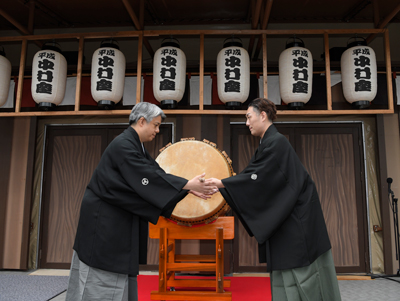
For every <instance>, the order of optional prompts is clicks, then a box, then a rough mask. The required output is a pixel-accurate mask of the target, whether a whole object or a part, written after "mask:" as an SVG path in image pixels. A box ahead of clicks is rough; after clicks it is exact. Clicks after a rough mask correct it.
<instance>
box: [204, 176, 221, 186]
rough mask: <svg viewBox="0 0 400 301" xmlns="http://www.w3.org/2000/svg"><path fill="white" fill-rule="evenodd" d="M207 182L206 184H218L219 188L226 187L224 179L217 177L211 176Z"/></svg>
mask: <svg viewBox="0 0 400 301" xmlns="http://www.w3.org/2000/svg"><path fill="white" fill-rule="evenodd" d="M205 184H206V186H216V187H218V188H225V186H224V184H222V181H221V180H218V179H216V178H209V179H207V180H205Z"/></svg>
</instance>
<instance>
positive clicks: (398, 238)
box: [371, 178, 400, 282]
mask: <svg viewBox="0 0 400 301" xmlns="http://www.w3.org/2000/svg"><path fill="white" fill-rule="evenodd" d="M389 180H390V181H389ZM387 181H388V183H389V192H388V201H389V205H390V207H391V209H392V213H393V226H394V242H395V250H396V260H397V261H398V262H399V268H398V269H397V273H396V274H394V275H371V278H372V279H375V278H388V279H389V280H393V281H396V282H399V281H397V280H395V279H390V277H400V234H399V210H398V206H397V201H398V199H397V198H395V197H394V193H393V191H392V190H391V189H390V184H391V183H392V179H391V178H388V180H387Z"/></svg>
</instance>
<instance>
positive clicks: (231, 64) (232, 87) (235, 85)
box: [224, 48, 242, 93]
mask: <svg viewBox="0 0 400 301" xmlns="http://www.w3.org/2000/svg"><path fill="white" fill-rule="evenodd" d="M224 55H225V56H226V58H225V67H226V68H225V80H226V81H225V83H224V85H225V88H224V91H225V92H237V93H240V66H241V65H240V64H241V61H242V60H241V51H240V49H237V48H236V49H235V48H229V49H226V50H225V52H224Z"/></svg>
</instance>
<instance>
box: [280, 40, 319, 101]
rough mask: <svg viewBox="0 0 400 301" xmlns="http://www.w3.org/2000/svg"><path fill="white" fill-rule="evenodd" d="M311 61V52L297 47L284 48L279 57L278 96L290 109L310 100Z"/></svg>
mask: <svg viewBox="0 0 400 301" xmlns="http://www.w3.org/2000/svg"><path fill="white" fill-rule="evenodd" d="M312 60H313V59H312V54H311V52H310V51H309V50H308V49H306V48H304V47H299V46H297V45H296V46H294V47H288V48H286V49H285V50H284V51H282V53H281V54H280V56H279V89H280V94H281V97H282V100H283V101H284V102H285V103H286V104H288V105H289V106H291V107H301V106H303V105H304V104H305V103H307V102H308V101H309V100H310V98H311V92H312V73H313V61H312Z"/></svg>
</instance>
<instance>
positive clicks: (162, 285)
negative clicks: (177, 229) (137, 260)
mask: <svg viewBox="0 0 400 301" xmlns="http://www.w3.org/2000/svg"><path fill="white" fill-rule="evenodd" d="M159 245H160V249H159V263H158V265H159V268H158V278H159V281H158V291H159V292H166V291H167V258H168V253H167V252H168V244H167V228H160V241H159Z"/></svg>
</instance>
